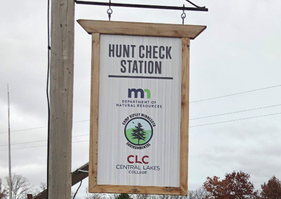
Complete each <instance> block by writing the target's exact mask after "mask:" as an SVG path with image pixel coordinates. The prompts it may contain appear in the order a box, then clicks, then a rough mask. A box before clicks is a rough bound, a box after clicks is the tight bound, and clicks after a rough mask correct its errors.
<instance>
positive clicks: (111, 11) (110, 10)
mask: <svg viewBox="0 0 281 199" xmlns="http://www.w3.org/2000/svg"><path fill="white" fill-rule="evenodd" d="M110 4H111V0H109V8H108V10H107V14H108V20H109V21H110V20H111V15H112V13H113V10H112V9H111V5H110Z"/></svg>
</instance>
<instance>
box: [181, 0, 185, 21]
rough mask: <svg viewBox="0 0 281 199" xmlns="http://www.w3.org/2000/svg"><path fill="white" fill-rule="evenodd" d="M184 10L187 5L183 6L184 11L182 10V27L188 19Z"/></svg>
mask: <svg viewBox="0 0 281 199" xmlns="http://www.w3.org/2000/svg"><path fill="white" fill-rule="evenodd" d="M184 8H185V5H184V4H183V10H182V14H181V18H182V25H184V19H185V18H186V14H185V11H184Z"/></svg>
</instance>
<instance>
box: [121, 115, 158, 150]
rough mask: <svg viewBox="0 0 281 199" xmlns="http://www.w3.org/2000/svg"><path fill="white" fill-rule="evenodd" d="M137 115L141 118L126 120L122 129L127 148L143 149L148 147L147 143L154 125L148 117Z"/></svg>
mask: <svg viewBox="0 0 281 199" xmlns="http://www.w3.org/2000/svg"><path fill="white" fill-rule="evenodd" d="M134 115H135V114H134ZM137 115H140V116H141V117H134V118H132V119H131V120H128V122H127V123H126V125H125V128H124V133H125V137H126V139H127V141H128V142H127V146H129V147H131V148H133V149H145V148H147V147H149V146H150V143H149V142H150V140H151V138H152V136H153V127H154V126H156V125H155V123H154V121H153V120H152V119H151V118H150V117H149V116H147V115H145V114H137ZM128 118H129V117H127V119H128Z"/></svg>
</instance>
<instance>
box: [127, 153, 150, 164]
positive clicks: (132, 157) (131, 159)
mask: <svg viewBox="0 0 281 199" xmlns="http://www.w3.org/2000/svg"><path fill="white" fill-rule="evenodd" d="M148 158H149V156H148V155H145V156H143V157H142V158H140V159H138V156H137V155H136V156H135V155H129V156H128V157H127V161H128V163H130V164H134V163H135V164H148V163H149V162H148V161H146V159H148Z"/></svg>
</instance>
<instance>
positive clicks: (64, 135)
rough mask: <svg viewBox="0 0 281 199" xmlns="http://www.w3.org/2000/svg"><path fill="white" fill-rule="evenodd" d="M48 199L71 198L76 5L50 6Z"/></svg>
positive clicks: (66, 1)
mask: <svg viewBox="0 0 281 199" xmlns="http://www.w3.org/2000/svg"><path fill="white" fill-rule="evenodd" d="M51 10H52V11H51V69H50V114H51V115H50V140H49V142H50V144H49V183H48V186H49V190H48V198H49V199H55V198H57V199H70V198H71V134H72V109H73V60H74V59H73V57H74V1H73V0H52V2H51Z"/></svg>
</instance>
